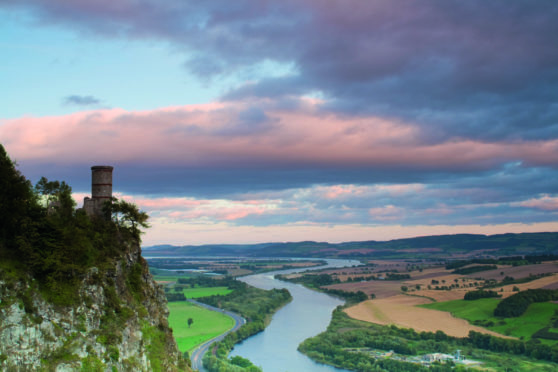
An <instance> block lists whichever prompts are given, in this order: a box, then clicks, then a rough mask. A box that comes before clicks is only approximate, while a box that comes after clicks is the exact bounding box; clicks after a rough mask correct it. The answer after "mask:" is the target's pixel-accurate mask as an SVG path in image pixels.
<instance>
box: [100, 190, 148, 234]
mask: <svg viewBox="0 0 558 372" xmlns="http://www.w3.org/2000/svg"><path fill="white" fill-rule="evenodd" d="M103 210H104V211H108V212H110V215H111V217H112V220H113V221H114V222H115V224H116V226H118V227H119V228H125V229H128V230H129V231H130V232H131V233H132V236H133V237H135V238H136V239H138V240H139V237H140V234H141V230H140V229H139V228H140V227H143V228H148V227H149V224H148V223H147V219H148V218H149V216H148V215H147V213H145V212H143V211H140V210H139V209H138V207H137V205H135V204H133V203H128V202H127V201H125V200H118V199H116V198H114V197H113V198H112V199H111V203H109V202H107V203H105V206H104V208H103Z"/></svg>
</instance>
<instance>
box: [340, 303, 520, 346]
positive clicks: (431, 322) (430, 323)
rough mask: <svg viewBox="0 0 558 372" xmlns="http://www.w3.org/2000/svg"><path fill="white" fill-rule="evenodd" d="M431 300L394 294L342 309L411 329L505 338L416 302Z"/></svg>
mask: <svg viewBox="0 0 558 372" xmlns="http://www.w3.org/2000/svg"><path fill="white" fill-rule="evenodd" d="M425 303H430V301H429V300H428V299H426V298H421V297H413V296H405V295H397V296H393V297H389V298H384V299H380V300H370V301H365V302H361V303H360V304H358V305H355V306H353V307H350V308H348V309H346V310H345V312H346V313H347V314H348V315H349V316H350V317H351V318H354V319H358V320H364V321H367V322H372V323H377V324H382V325H388V324H395V325H397V326H399V327H404V328H413V329H414V330H416V331H419V332H420V331H427V332H436V331H438V330H440V331H443V332H444V333H446V334H448V335H450V336H455V337H466V336H467V335H468V334H469V331H476V332H481V333H486V334H490V335H494V336H499V337H505V338H509V337H507V336H503V335H501V334H498V333H495V332H491V331H489V330H486V329H484V328H481V327H476V326H473V325H471V324H469V323H468V322H467V321H466V320H464V319H458V318H455V317H453V316H452V315H451V314H450V313H448V312H445V311H438V310H431V309H424V308H421V307H416V305H420V304H425Z"/></svg>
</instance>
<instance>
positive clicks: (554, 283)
mask: <svg viewBox="0 0 558 372" xmlns="http://www.w3.org/2000/svg"><path fill="white" fill-rule="evenodd" d="M549 286H550V287H551V288H548V287H549ZM513 287H518V288H519V290H520V291H525V290H527V289H537V288H544V289H555V288H558V275H557V274H554V275H551V276H545V277H544V278H540V279H537V280H533V281H531V282H527V283H521V284H509V285H505V286H503V287H499V288H496V289H494V290H495V291H499V290H500V288H503V289H504V292H503V293H502V297H509V296H511V295H512V294H514V293H517V292H513ZM552 287H554V288H552Z"/></svg>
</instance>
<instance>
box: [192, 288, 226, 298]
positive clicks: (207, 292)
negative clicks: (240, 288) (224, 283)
mask: <svg viewBox="0 0 558 372" xmlns="http://www.w3.org/2000/svg"><path fill="white" fill-rule="evenodd" d="M183 292H184V296H186V298H200V297H207V296H214V295H222V296H224V295H228V294H229V293H231V292H232V289H228V288H227V287H196V288H186V289H184V290H183Z"/></svg>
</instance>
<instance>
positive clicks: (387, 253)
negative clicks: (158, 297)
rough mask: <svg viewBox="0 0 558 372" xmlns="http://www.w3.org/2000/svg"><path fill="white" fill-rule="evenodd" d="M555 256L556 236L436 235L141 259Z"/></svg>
mask: <svg viewBox="0 0 558 372" xmlns="http://www.w3.org/2000/svg"><path fill="white" fill-rule="evenodd" d="M556 253H558V233H556V232H544V233H523V234H500V235H488V236H487V235H475V234H457V235H436V236H423V237H416V238H407V239H396V240H390V241H374V240H370V241H362V242H346V243H337V244H335V243H327V242H313V241H304V242H293V243H261V244H210V245H197V246H194V245H185V246H173V245H157V246H151V247H145V248H144V254H145V255H156V254H160V255H171V256H179V255H180V256H246V257H318V258H360V257H368V258H404V257H412V258H433V257H445V256H448V255H474V256H481V255H499V256H502V255H533V254H537V255H538V254H556Z"/></svg>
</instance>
